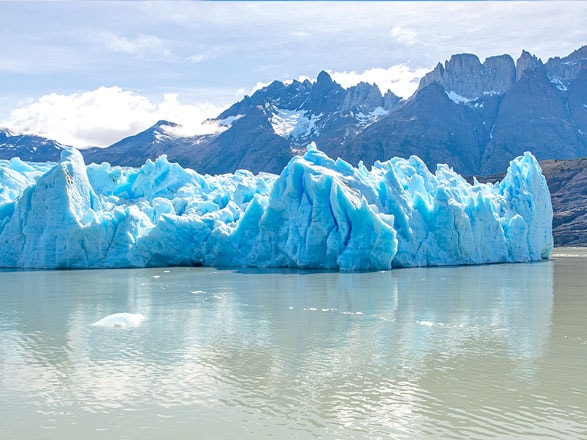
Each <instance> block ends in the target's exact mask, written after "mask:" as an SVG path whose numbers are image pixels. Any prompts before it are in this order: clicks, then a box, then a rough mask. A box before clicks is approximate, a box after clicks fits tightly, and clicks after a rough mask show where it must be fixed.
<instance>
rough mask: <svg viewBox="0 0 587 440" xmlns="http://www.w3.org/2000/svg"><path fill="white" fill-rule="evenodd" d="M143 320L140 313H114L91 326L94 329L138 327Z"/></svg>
mask: <svg viewBox="0 0 587 440" xmlns="http://www.w3.org/2000/svg"><path fill="white" fill-rule="evenodd" d="M144 320H145V317H144V315H141V314H140V313H114V314H112V315H108V316H105V317H104V318H102V319H100V320H99V321H96V322H94V323H93V324H92V326H94V327H108V328H130V327H138V326H139V325H141V323H142V322H143V321H144Z"/></svg>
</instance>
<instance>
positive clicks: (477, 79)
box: [418, 54, 516, 99]
mask: <svg viewBox="0 0 587 440" xmlns="http://www.w3.org/2000/svg"><path fill="white" fill-rule="evenodd" d="M515 81H516V66H515V65H514V60H513V59H512V57H510V56H509V55H500V56H496V57H491V58H487V59H486V60H485V62H484V63H483V64H481V62H480V61H479V58H477V56H476V55H472V54H461V55H453V56H452V57H451V58H450V60H449V61H446V62H445V64H444V66H443V65H442V64H440V63H438V64H437V66H436V68H435V69H434V70H433V71H432V72H430V73H428V74H427V75H426V76H424V78H422V80H421V81H420V85H419V87H418V90H421V89H423V88H424V87H426V86H428V85H430V84H432V83H438V84H440V85H441V86H442V88H443V89H444V90H446V91H452V92H455V93H456V94H458V95H459V96H462V97H464V98H468V99H476V98H478V97H480V96H482V95H483V94H494V93H504V92H505V91H506V90H508V89H509V88H510V87H511V86H512V85H513V84H514V83H515Z"/></svg>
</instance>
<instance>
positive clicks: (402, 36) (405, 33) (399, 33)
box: [391, 26, 417, 46]
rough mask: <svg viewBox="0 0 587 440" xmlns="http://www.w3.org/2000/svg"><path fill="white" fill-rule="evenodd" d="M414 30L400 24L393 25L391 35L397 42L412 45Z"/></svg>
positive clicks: (414, 36)
mask: <svg viewBox="0 0 587 440" xmlns="http://www.w3.org/2000/svg"><path fill="white" fill-rule="evenodd" d="M416 36H417V34H416V32H414V31H412V30H410V29H405V28H402V27H401V26H395V27H394V28H393V29H392V30H391V37H392V38H393V39H394V40H395V41H397V42H398V43H403V44H405V45H407V46H413V45H414V44H416Z"/></svg>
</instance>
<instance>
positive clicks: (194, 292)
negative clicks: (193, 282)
mask: <svg viewBox="0 0 587 440" xmlns="http://www.w3.org/2000/svg"><path fill="white" fill-rule="evenodd" d="M192 293H193V294H194V295H199V294H201V293H206V292H205V291H204V290H192Z"/></svg>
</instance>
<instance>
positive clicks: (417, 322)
mask: <svg viewBox="0 0 587 440" xmlns="http://www.w3.org/2000/svg"><path fill="white" fill-rule="evenodd" d="M416 324H420V325H423V326H424V327H434V326H438V327H444V323H443V322H432V321H416Z"/></svg>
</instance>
